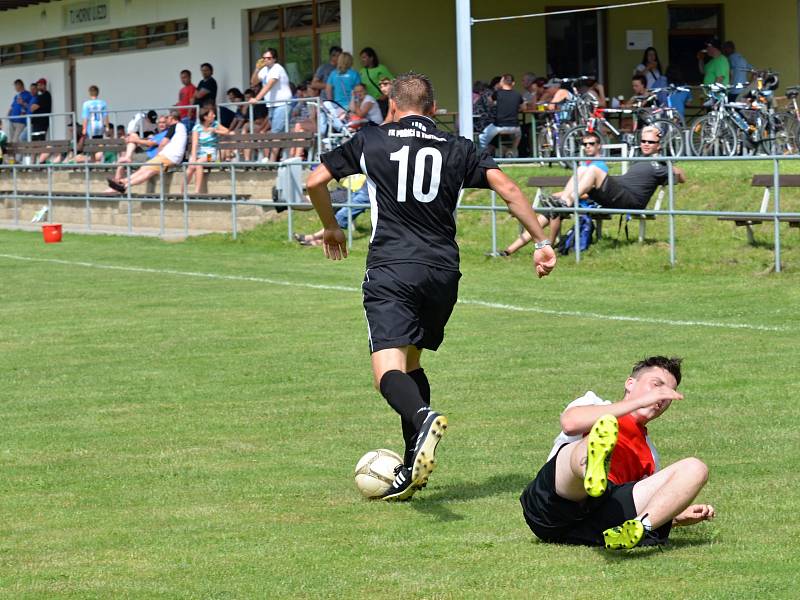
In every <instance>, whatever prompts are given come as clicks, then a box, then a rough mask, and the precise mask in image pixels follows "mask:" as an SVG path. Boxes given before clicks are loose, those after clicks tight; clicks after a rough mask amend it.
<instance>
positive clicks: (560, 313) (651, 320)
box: [0, 254, 793, 331]
mask: <svg viewBox="0 0 800 600" xmlns="http://www.w3.org/2000/svg"><path fill="white" fill-rule="evenodd" d="M0 258H7V259H9V260H24V261H30V262H44V263H51V264H57V265H67V266H75V267H86V268H89V269H105V270H108V271H125V272H129V273H154V274H160V275H178V276H181V277H198V278H202V279H219V280H224V281H248V282H252V283H267V284H270V285H282V286H286V287H297V288H307V289H313V290H331V291H338V292H354V293H358V292H360V291H361V289H360V288H357V287H349V286H344V285H328V284H322V283H302V282H296V281H284V280H281V279H269V278H267V277H253V276H247V275H221V274H219V273H202V272H198V271H176V270H173V269H151V268H148V267H125V266H121V265H104V264H100V263H90V262H83V261H72V260H60V259H57V258H35V257H32V256H17V255H14V254H0ZM458 303H459V304H467V305H470V306H481V307H484V308H494V309H498V310H507V311H513V312H527V313H536V314H542V315H551V316H555V317H578V318H582V319H596V320H599V321H627V322H633V323H645V324H651V325H673V326H678V327H683V326H688V327H713V328H717V329H746V330H750V331H793V330H792V329H790V328H788V327H778V326H770V325H753V324H750V323H722V322H719V321H687V320H676V319H659V318H655V317H631V316H627V315H607V314H602V313H595V312H581V311H577V310H552V309H547V308H534V307H531V306H517V305H514V304H503V303H501V302H487V301H485V300H475V299H472V298H459V299H458Z"/></svg>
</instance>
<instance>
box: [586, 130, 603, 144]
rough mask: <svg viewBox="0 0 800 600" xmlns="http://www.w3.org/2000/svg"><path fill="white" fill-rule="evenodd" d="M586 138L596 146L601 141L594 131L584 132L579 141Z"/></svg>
mask: <svg viewBox="0 0 800 600" xmlns="http://www.w3.org/2000/svg"><path fill="white" fill-rule="evenodd" d="M586 138H592V139H593V140H594V141H595V142H597V143H598V144H600V143H601V142H602V141H603V140H601V139H600V136H599V135H598V134H597V132H596V131H585V132H584V133H583V135H582V136H581V139H582V140H585V139H586Z"/></svg>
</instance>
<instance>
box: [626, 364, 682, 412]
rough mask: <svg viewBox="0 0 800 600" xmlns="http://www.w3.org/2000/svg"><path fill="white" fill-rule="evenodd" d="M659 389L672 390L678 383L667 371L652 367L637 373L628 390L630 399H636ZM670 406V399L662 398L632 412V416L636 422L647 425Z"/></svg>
mask: <svg viewBox="0 0 800 600" xmlns="http://www.w3.org/2000/svg"><path fill="white" fill-rule="evenodd" d="M661 387H667V388H669V389H670V390H674V389H675V388H676V387H678V382H677V381H676V380H675V377H674V376H673V375H672V373H670V372H669V371H667V370H665V369H662V368H661V367H653V368H651V369H647V370H645V371H642V372H641V373H639V376H638V377H637V378H636V379H634V380H633V385H632V387H631V388H630V397H631V398H634V399H638V398H641V397H642V396H644V395H645V394H648V393H650V392H652V391H653V390H657V389H658V388H661ZM670 404H672V400H671V399H670V398H664V399H661V400H659V401H658V402H656V403H655V404H651V405H649V406H645V407H644V408H640V409H638V410H636V411H634V412H633V414H634V415H635V416H637V417H638V420H640V421H641V422H643V423H647V422H648V421H652V420H653V419H655V418H657V417H660V416H661V415H662V414H664V411H666V410H667V409H668V408H669V407H670Z"/></svg>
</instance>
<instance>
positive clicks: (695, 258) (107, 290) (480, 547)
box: [0, 176, 800, 598]
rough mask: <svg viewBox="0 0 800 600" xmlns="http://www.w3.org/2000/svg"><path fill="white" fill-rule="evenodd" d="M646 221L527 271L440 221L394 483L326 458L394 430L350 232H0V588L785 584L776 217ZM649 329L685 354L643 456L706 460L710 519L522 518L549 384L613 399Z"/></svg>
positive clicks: (7, 591)
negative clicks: (612, 547) (450, 269)
mask: <svg viewBox="0 0 800 600" xmlns="http://www.w3.org/2000/svg"><path fill="white" fill-rule="evenodd" d="M744 177H745V176H743V178H744ZM481 198H484V197H482V196H475V197H474V199H475V201H482V200H481ZM662 221H663V219H659V221H657V222H656V223H655V227H651V228H649V229H648V237H649V238H650V240H649V242H648V243H647V244H644V245H638V244H635V243H632V244H628V243H625V242H624V241H616V240H615V239H613V237H609V238H606V239H604V240H603V241H602V242H601V243H600V244H599V245H598V246H593V247H592V249H590V251H589V252H587V253H586V255H585V256H584V261H583V262H582V263H581V264H580V265H575V264H574V263H573V262H572V258H571V257H570V258H567V259H562V260H561V263H560V265H559V268H558V269H557V270H556V271H555V272H554V273H553V275H552V276H551V277H549V278H547V279H544V280H534V278H533V277H532V275H531V269H530V265H529V259H527V258H526V257H524V256H519V257H515V258H513V259H510V260H487V259H485V258H484V257H483V256H482V253H483V251H484V250H486V249H487V247H486V241H487V239H488V238H487V227H486V224H487V222H488V218H487V217H486V216H485V215H476V214H474V213H471V214H470V215H469V216H467V217H465V218H464V220H463V223H462V225H463V237H464V240H465V241H464V242H463V243H462V247H463V249H464V252H463V254H464V260H463V266H462V271H463V272H464V278H463V279H462V287H461V298H462V299H463V300H464V301H463V302H462V303H461V304H460V305H459V306H458V307H457V308H456V310H455V313H454V316H453V318H452V320H451V323H450V326H449V328H448V332H447V338H446V341H445V343H444V345H443V347H442V348H441V350H440V351H439V352H437V353H435V354H433V353H428V354H427V355H424V356H423V360H424V366H425V368H426V371H427V372H428V373H429V376H430V379H431V382H432V389H433V404H434V406H435V407H436V408H437V409H438V410H441V411H442V412H444V413H445V414H447V416H448V418H449V420H450V428H449V429H448V434H447V436H446V437H445V439H444V441H443V442H442V444H441V445H440V447H439V451H438V452H437V456H438V458H439V459H440V463H439V467H438V468H437V470H436V471H435V472H434V474H433V476H432V477H431V482H430V485H429V487H428V489H426V490H424V491H423V492H421V493H419V494H418V495H417V496H416V497H415V498H414V500H413V501H412V502H410V503H407V504H400V505H386V504H381V503H378V502H367V501H364V500H362V499H361V497H360V496H359V494H358V492H357V491H356V489H355V486H354V484H353V477H352V475H353V473H352V471H353V467H354V465H355V462H356V460H357V459H358V458H359V457H360V456H361V455H362V454H363V453H364V452H365V451H367V450H370V449H373V448H380V447H388V448H394V449H396V450H401V442H402V440H401V438H400V431H399V422H398V418H397V417H396V415H395V414H394V413H393V412H392V411H391V409H390V408H389V407H388V406H387V405H386V403H385V402H384V401H383V400H382V399H381V398H380V397H379V395H378V394H377V392H375V391H373V390H372V388H371V374H370V371H369V366H368V364H369V361H368V352H367V348H368V346H367V339H366V331H365V327H364V324H363V314H362V311H361V308H360V296H359V293H358V287H359V285H360V281H361V277H362V272H363V263H364V254H365V241H364V235H365V233H364V231H363V230H361V231H360V232H359V235H358V236H357V237H358V239H357V242H356V245H355V248H354V251H353V254H352V256H351V257H350V258H349V259H348V260H347V261H345V262H343V263H338V264H333V263H329V262H325V261H324V260H323V258H322V256H321V252H320V251H319V250H318V249H300V248H297V247H295V246H293V245H291V244H290V243H289V242H286V241H284V240H285V236H286V229H285V223H284V222H278V223H274V224H272V225H269V226H266V227H264V228H262V229H260V230H259V231H257V232H252V233H250V234H247V235H244V236H242V237H241V238H240V239H239V240H238V241H232V240H229V239H227V238H224V237H222V236H212V237H208V238H205V239H198V240H190V241H188V242H185V243H181V244H168V243H164V242H161V241H157V240H152V239H133V238H122V237H104V236H79V235H74V234H67V235H66V237H65V241H64V242H63V243H62V244H59V245H47V246H45V245H44V244H43V243H42V241H41V236H39V235H34V234H29V233H20V232H0V254H1V255H2V256H0V282H2V283H0V307H2V308H0V313H1V314H2V319H0V373H2V380H3V392H2V395H0V415H2V418H1V419H0V498H2V502H0V595H1V596H4V597H9V598H42V597H68V598H69V597H71V598H122V597H130V598H151V597H152V598H158V597H160V598H178V597H180V598H267V597H268V598H289V597H291V598H294V597H298V598H323V597H330V598H366V597H377V598H395V597H398V596H403V597H414V598H500V597H516V598H529V597H553V598H558V597H564V598H574V597H593V598H612V597H642V596H648V597H654V598H662V597H663V598H676V597H699V598H720V597H752V596H756V595H757V596H759V597H786V598H789V597H793V596H794V594H795V592H794V591H793V590H796V588H797V586H798V584H800V576H798V571H799V569H800V559H798V556H799V555H800V553H798V548H799V547H800V543H798V542H800V539H799V538H800V524H798V520H797V518H796V515H797V512H798V510H799V509H800V502H798V499H797V483H796V479H795V477H796V475H795V471H796V467H797V465H798V462H800V449H799V448H800V444H798V442H799V441H800V438H799V434H798V431H799V429H798V417H800V408H799V407H798V403H797V401H796V399H797V397H798V396H800V383H798V378H797V365H798V364H799V363H800V361H798V345H797V339H798V334H800V324H799V323H798V318H797V307H798V306H799V305H800V286H798V283H800V280H798V277H800V276H799V275H798V272H800V269H799V268H798V266H797V265H798V263H800V260H798V258H800V257H798V254H800V252H798V246H800V244H798V241H797V240H796V239H793V238H796V237H797V236H796V235H795V236H793V235H792V233H794V232H788V233H787V235H786V240H785V242H784V243H785V244H786V246H785V258H786V259H787V265H786V272H784V273H783V274H781V275H774V274H769V273H768V270H769V268H768V266H769V262H770V257H771V254H770V250H769V248H768V247H765V246H762V247H756V248H750V247H747V246H746V244H744V243H743V238H744V235H743V233H742V234H741V236H740V237H734V236H739V234H738V233H736V232H734V233H731V227H732V226H730V225H729V224H725V225H723V224H719V225H718V224H716V223H713V224H711V223H708V224H706V223H705V222H704V223H703V224H701V225H696V224H695V223H694V222H688V221H687V222H686V224H685V225H683V226H682V228H681V229H679V234H680V235H681V236H682V237H681V239H680V241H679V264H678V267H677V268H675V269H669V268H668V267H665V263H666V262H667V258H668V254H667V253H666V247H665V245H664V242H663V240H664V239H665V236H664V231H665V229H659V228H665V226H666V225H665V224H664V223H662ZM299 226H300V227H302V228H304V229H309V228H311V227H312V226H313V221H312V219H311V217H310V216H309V215H305V216H301V217H299ZM694 227H699V228H700V231H701V233H700V235H698V236H696V237H697V238H698V239H697V240H696V239H695V236H692V235H688V233H687V231H689V230H690V229H689V228H694ZM514 233H515V228H514V225H513V224H512V223H511V222H510V221H508V220H507V219H505V218H503V219H501V236H503V238H508V237H510V236H513V234H514ZM764 237H765V238H766V235H765V236H764ZM702 240H705V245H704V244H703V242H702ZM764 243H765V244H766V243H768V242H764ZM705 246H710V248H706V247H705ZM701 248H702V251H701ZM12 257H16V258H12ZM22 258H25V259H35V260H23V259H22ZM734 258H735V261H733V259H734ZM792 260H794V262H792ZM101 267H121V268H114V269H110V268H101ZM209 275H215V276H220V277H210V276H209ZM308 284H313V285H316V286H318V287H309V286H308ZM325 286H331V287H334V288H336V289H328V288H327V287H325ZM620 318H622V319H624V320H618V319H620ZM653 353H667V354H678V355H682V356H684V357H685V359H686V361H685V368H684V382H683V384H682V385H681V390H682V391H683V393H684V394H685V396H686V400H685V401H683V402H680V403H675V404H673V406H672V408H670V410H669V411H668V412H667V413H666V414H665V415H664V416H663V417H662V418H661V419H659V420H658V421H656V422H654V423H653V424H652V426H651V428H650V429H651V434H652V436H653V438H654V441H655V443H656V445H657V447H658V449H659V451H660V452H661V455H662V460H663V461H664V463H665V464H668V463H670V462H673V461H674V460H677V459H679V458H682V457H685V456H698V457H700V458H701V459H703V460H704V461H706V462H707V464H708V465H709V467H710V470H711V478H710V481H709V483H708V485H707V486H706V488H705V490H704V491H703V492H702V495H701V497H700V501H703V502H709V503H711V504H714V506H715V507H716V508H717V511H718V515H719V516H718V518H717V519H716V520H715V521H713V522H711V523H705V524H701V525H698V526H696V527H693V528H686V529H678V530H676V531H675V533H674V534H673V536H672V545H671V546H669V547H668V548H666V549H665V550H664V551H660V550H658V549H637V550H633V551H630V552H622V553H615V554H610V553H607V552H606V551H604V550H602V549H590V548H573V547H560V546H552V545H545V544H541V543H539V542H537V541H536V540H535V538H534V537H533V535H532V534H531V533H530V531H529V530H528V529H527V526H526V525H525V523H524V521H523V518H522V515H521V511H520V507H519V502H518V496H519V494H520V492H521V490H522V489H523V487H524V486H525V485H526V484H527V483H528V482H529V481H530V480H531V479H532V477H533V476H534V474H535V473H536V471H537V470H538V468H539V467H540V466H541V464H542V463H543V461H544V459H545V457H546V456H547V453H548V451H549V448H550V445H551V443H552V440H553V438H554V437H555V435H556V434H557V433H558V429H559V427H558V415H559V413H560V411H561V410H562V409H563V407H564V405H565V404H566V403H568V402H569V401H571V400H572V399H574V398H575V397H577V396H578V395H580V394H582V393H584V392H585V391H586V390H587V389H592V390H594V391H595V392H597V393H598V394H599V395H601V396H603V397H606V398H609V399H616V398H618V397H619V396H620V394H621V389H622V382H623V380H624V378H625V376H626V375H627V373H628V370H629V368H630V366H631V365H632V363H633V362H635V361H636V360H638V359H640V358H641V357H643V356H644V355H646V354H653Z"/></svg>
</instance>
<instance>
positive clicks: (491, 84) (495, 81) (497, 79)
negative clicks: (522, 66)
mask: <svg viewBox="0 0 800 600" xmlns="http://www.w3.org/2000/svg"><path fill="white" fill-rule="evenodd" d="M501 79H502V77H500V75H495V76H494V77H492V79H491V81H489V89H490V90H493V89H494V86H496V85H497V84H498V83H500V80H501Z"/></svg>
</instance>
